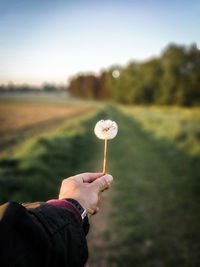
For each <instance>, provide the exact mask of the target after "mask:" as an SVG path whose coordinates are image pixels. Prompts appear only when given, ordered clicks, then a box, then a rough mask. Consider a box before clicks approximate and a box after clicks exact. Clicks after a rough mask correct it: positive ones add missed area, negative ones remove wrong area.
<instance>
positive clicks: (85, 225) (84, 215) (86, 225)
mask: <svg viewBox="0 0 200 267" xmlns="http://www.w3.org/2000/svg"><path fill="white" fill-rule="evenodd" d="M64 200H66V201H68V202H70V203H72V204H73V205H74V206H75V207H76V208H77V210H78V211H79V212H80V214H81V218H82V221H83V229H84V232H85V234H86V235H87V233H88V231H89V227H90V225H89V221H88V214H87V210H86V209H84V208H83V207H82V206H81V204H80V203H79V202H78V201H77V200H76V199H73V198H64Z"/></svg>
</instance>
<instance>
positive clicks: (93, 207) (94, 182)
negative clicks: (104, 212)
mask: <svg viewBox="0 0 200 267" xmlns="http://www.w3.org/2000/svg"><path fill="white" fill-rule="evenodd" d="M112 181H113V177H112V176H111V175H109V174H105V175H103V173H82V174H78V175H75V176H72V177H70V178H67V179H64V180H63V181H62V185H61V188H60V193H59V199H64V198H73V199H76V200H77V201H78V202H79V203H80V204H81V206H82V207H83V208H84V209H86V210H87V212H88V213H89V214H91V215H92V214H95V213H97V212H98V210H99V208H98V207H97V205H98V202H99V193H100V192H102V191H104V190H105V189H108V188H109V187H110V184H111V183H112Z"/></svg>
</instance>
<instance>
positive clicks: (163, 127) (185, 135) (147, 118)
mask: <svg viewBox="0 0 200 267" xmlns="http://www.w3.org/2000/svg"><path fill="white" fill-rule="evenodd" d="M122 110H123V111H125V112H126V113H128V114H130V115H132V116H133V117H134V119H135V120H137V121H139V122H140V123H141V124H142V126H143V127H144V129H145V130H147V131H149V132H151V133H153V134H154V135H155V136H157V137H158V138H166V139H169V140H171V141H172V142H174V143H175V144H176V145H178V146H179V147H180V148H181V149H183V150H184V151H185V152H187V153H188V154H190V155H200V109H199V108H190V109H189V108H180V107H173V108H172V107H132V108H130V107H128V108H127V107H123V108H122Z"/></svg>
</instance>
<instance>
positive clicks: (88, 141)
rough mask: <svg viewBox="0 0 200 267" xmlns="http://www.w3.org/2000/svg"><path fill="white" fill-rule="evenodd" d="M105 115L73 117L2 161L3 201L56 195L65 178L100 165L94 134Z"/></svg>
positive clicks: (0, 184) (0, 196)
mask: <svg viewBox="0 0 200 267" xmlns="http://www.w3.org/2000/svg"><path fill="white" fill-rule="evenodd" d="M99 116H101V114H96V115H93V116H91V115H90V116H84V117H81V118H77V119H73V120H71V121H69V122H68V123H66V125H65V126H63V127H62V128H60V129H58V130H57V131H56V132H54V133H53V134H46V135H43V136H42V137H38V138H32V139H30V141H28V142H27V143H25V145H24V147H22V148H21V149H20V151H19V152H18V153H17V154H16V155H15V156H14V157H12V158H9V157H5V158H3V159H1V161H0V201H1V202H5V201H8V200H15V201H23V202H24V201H38V200H40V201H42V200H43V201H45V200H47V199H50V198H56V197H57V194H58V189H59V186H60V182H61V180H62V179H63V178H66V177H69V176H71V175H74V174H76V173H79V172H85V171H89V170H90V171H94V168H95V169H96V168H98V166H97V165H98V164H97V160H96V159H97V158H96V147H97V145H98V142H96V138H95V136H94V134H93V128H94V125H95V122H96V121H97V120H98V118H99Z"/></svg>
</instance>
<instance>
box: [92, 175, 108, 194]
mask: <svg viewBox="0 0 200 267" xmlns="http://www.w3.org/2000/svg"><path fill="white" fill-rule="evenodd" d="M112 181H113V177H112V175H110V174H105V175H104V176H102V177H100V178H97V179H96V180H95V181H93V182H92V184H91V186H92V187H93V189H94V190H95V191H96V192H98V193H99V192H101V191H103V190H105V189H108V188H109V186H110V184H111V183H112Z"/></svg>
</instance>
